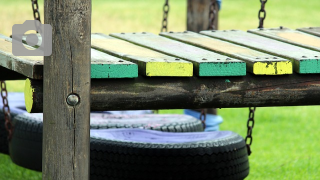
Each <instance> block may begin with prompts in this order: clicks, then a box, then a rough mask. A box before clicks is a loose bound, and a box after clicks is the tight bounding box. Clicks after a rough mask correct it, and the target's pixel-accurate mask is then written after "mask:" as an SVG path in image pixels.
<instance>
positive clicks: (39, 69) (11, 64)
mask: <svg viewBox="0 0 320 180" xmlns="http://www.w3.org/2000/svg"><path fill="white" fill-rule="evenodd" d="M23 37H24V39H25V36H23ZM38 38H40V39H42V38H41V36H39V37H38ZM26 46H27V47H28V48H32V47H30V46H28V45H26ZM11 48H12V43H11V38H8V37H5V36H2V35H0V66H3V67H6V68H8V69H11V70H14V71H16V72H18V73H22V74H23V75H25V76H27V77H29V78H32V79H42V78H43V57H40V56H20V57H18V56H14V55H12V53H11V52H12V49H11ZM137 76H138V65H136V64H134V63H132V62H129V61H125V60H123V59H120V58H117V57H114V56H111V55H108V54H106V53H103V52H100V51H97V50H95V49H91V78H135V77H137Z"/></svg>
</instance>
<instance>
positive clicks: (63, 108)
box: [42, 0, 91, 180]
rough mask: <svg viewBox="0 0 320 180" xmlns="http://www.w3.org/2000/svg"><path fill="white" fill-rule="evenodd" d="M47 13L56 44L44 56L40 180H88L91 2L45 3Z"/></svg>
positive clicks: (47, 1)
mask: <svg viewBox="0 0 320 180" xmlns="http://www.w3.org/2000/svg"><path fill="white" fill-rule="evenodd" d="M44 9H45V18H44V19H45V23H46V24H50V25H51V26H52V33H53V34H52V42H53V45H52V55H51V56H47V57H44V81H43V82H44V83H43V91H44V95H43V110H44V121H43V153H44V156H43V163H42V171H43V174H42V179H45V180H47V179H68V180H75V179H76V180H87V179H89V159H90V157H89V156H90V153H89V148H90V147H89V138H90V84H91V83H90V57H91V54H90V53H91V52H90V42H91V0H70V1H55V0H45V2H44ZM44 33H45V32H44ZM44 43H45V42H44ZM70 94H76V95H77V96H78V97H79V101H78V104H77V103H76V102H77V101H76V99H77V98H76V96H71V97H72V98H68V97H70ZM67 100H69V101H68V102H69V103H67ZM75 104H76V105H75ZM73 105H74V106H73Z"/></svg>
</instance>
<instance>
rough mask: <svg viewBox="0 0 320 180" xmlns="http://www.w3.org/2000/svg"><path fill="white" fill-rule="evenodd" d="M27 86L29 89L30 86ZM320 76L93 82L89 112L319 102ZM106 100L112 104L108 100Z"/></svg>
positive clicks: (37, 92)
mask: <svg viewBox="0 0 320 180" xmlns="http://www.w3.org/2000/svg"><path fill="white" fill-rule="evenodd" d="M26 89H27V88H26ZM29 89H30V90H29V91H28V92H29V94H28V93H25V97H26V98H29V101H32V103H31V104H32V105H31V112H41V111H42V95H43V90H42V89H43V88H42V81H36V80H31V82H30V83H29ZM319 96H320V77H319V75H316V74H315V75H311V74H309V75H300V74H296V73H294V74H292V75H282V76H256V75H252V74H250V73H248V74H247V75H246V76H244V77H239V76H238V77H214V78H200V77H191V78H161V77H158V78H149V77H143V76H140V77H138V78H136V79H116V80H115V79H107V80H92V88H91V110H94V111H103V110H125V109H128V110H138V109H183V108H185V109H200V108H212V107H215V108H227V107H228V108H230V107H249V106H254V107H262V106H300V105H319V104H320V101H319V98H318V97H319ZM105 102H108V103H105Z"/></svg>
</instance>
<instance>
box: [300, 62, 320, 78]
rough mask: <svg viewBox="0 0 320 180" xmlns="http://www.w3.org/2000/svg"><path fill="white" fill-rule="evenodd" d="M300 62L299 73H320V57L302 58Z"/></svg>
mask: <svg viewBox="0 0 320 180" xmlns="http://www.w3.org/2000/svg"><path fill="white" fill-rule="evenodd" d="M299 63H300V66H299V73H301V74H314V73H320V59H302V60H300V61H299Z"/></svg>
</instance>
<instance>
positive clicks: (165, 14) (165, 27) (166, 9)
mask: <svg viewBox="0 0 320 180" xmlns="http://www.w3.org/2000/svg"><path fill="white" fill-rule="evenodd" d="M169 9H170V6H169V0H166V2H165V3H164V5H163V19H162V28H161V32H167V31H168V13H169Z"/></svg>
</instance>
